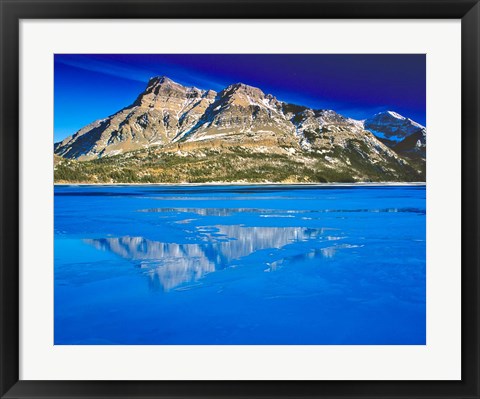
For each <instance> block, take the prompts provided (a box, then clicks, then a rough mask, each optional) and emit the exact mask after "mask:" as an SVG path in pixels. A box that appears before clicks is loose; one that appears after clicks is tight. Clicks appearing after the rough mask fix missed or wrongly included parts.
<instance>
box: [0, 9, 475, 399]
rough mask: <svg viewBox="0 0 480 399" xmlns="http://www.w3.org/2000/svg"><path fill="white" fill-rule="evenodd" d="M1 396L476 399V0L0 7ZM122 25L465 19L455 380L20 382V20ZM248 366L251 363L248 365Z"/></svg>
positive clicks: (463, 20)
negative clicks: (130, 21) (146, 21)
mask: <svg viewBox="0 0 480 399" xmlns="http://www.w3.org/2000/svg"><path fill="white" fill-rule="evenodd" d="M0 7H1V8H0V11H1V34H2V38H1V67H2V70H1V131H0V151H1V153H0V154H1V155H0V165H1V166H0V168H1V169H0V176H1V199H0V201H1V207H0V208H1V216H0V220H1V223H2V230H1V239H0V253H1V258H0V259H1V260H0V262H1V264H0V272H1V274H0V278H1V303H0V307H1V312H0V314H1V332H0V333H1V342H0V350H1V353H0V362H1V363H0V396H1V398H50V397H58V398H60V397H65V398H73V397H75V398H107V397H109V398H113V397H115V398H134V397H135V398H154V397H158V398H171V397H184V398H213V397H232V398H267V397H274V396H276V397H282V398H296V397H309V398H310V397H311V398H313V397H315V398H340V397H341V398H397V399H400V398H463V399H467V398H479V397H480V396H479V395H480V387H479V386H480V382H479V372H480V369H479V339H478V333H479V328H478V327H479V320H480V318H479V310H480V309H479V295H478V290H479V287H480V284H479V272H478V267H479V257H478V254H479V252H478V245H479V241H478V238H479V236H478V229H479V217H478V200H479V197H478V190H479V181H478V180H479V159H480V148H479V140H478V135H479V127H480V112H479V111H480V102H479V93H480V81H479V76H480V65H479V57H480V51H479V50H480V47H479V39H480V5H479V3H478V0H270V1H269V0H258V1H255V0H244V1H240V0H233V1H227V0H199V1H192V0H185V1H184V0H176V1H175V0H139V1H134V0H125V1H122V0H112V1H108V0H102V1H94V0H63V1H58V0H38V1H33V0H31V1H21V0H18V1H14V0H0ZM88 18H90V19H100V18H105V19H116V18H120V19H126V18H226V19H228V18H255V19H257V18H287V19H289V18H309V19H312V18H343V19H346V18H347V19H352V18H387V19H392V18H395V19H397V18H409V19H420V18H425V19H437V18H441V19H452V18H454V19H461V24H462V25H461V35H462V49H461V50H462V79H461V82H462V178H461V183H462V220H461V222H462V246H461V250H462V266H461V267H462V285H461V290H462V294H461V299H462V311H461V317H462V325H461V327H462V335H461V337H462V350H461V356H462V361H461V366H462V379H461V380H460V381H24V380H19V332H20V331H19V233H20V231H19V199H20V197H19V83H20V82H19V21H20V20H21V19H88ZM252 361H253V360H252Z"/></svg>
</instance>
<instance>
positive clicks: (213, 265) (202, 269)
mask: <svg viewBox="0 0 480 399" xmlns="http://www.w3.org/2000/svg"><path fill="white" fill-rule="evenodd" d="M325 231H326V230H324V229H313V228H306V227H246V226H242V225H233V226H224V225H222V226H214V227H199V228H197V233H198V234H199V239H200V241H201V242H200V243H195V244H177V243H167V242H159V241H152V240H148V239H146V238H143V237H129V236H124V237H117V238H101V239H86V240H84V241H85V242H86V243H88V244H90V245H92V246H94V247H95V248H97V249H99V250H103V251H110V252H112V253H115V254H117V255H119V256H121V257H123V258H125V259H129V260H133V261H137V262H139V264H140V267H142V268H145V269H147V270H148V274H149V276H150V278H151V282H152V284H153V286H155V287H158V288H161V289H163V290H165V291H168V290H170V289H173V288H175V287H178V286H180V285H182V284H185V283H192V282H195V281H198V280H199V279H200V278H202V277H203V276H204V275H206V274H207V273H212V272H214V271H216V270H221V269H224V268H226V267H229V266H232V263H234V262H235V261H236V260H239V259H241V258H244V257H246V256H248V255H251V254H253V253H255V252H257V251H260V250H264V249H279V248H283V247H284V246H286V245H288V244H291V243H295V242H302V241H310V240H318V239H322V240H323V239H324V240H332V239H336V238H337V237H331V236H324V237H322V235H323V234H324V233H325ZM277 262H278V261H277ZM272 266H273V265H272ZM272 269H275V267H272Z"/></svg>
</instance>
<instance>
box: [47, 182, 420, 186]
mask: <svg viewBox="0 0 480 399" xmlns="http://www.w3.org/2000/svg"><path fill="white" fill-rule="evenodd" d="M53 185H54V186H110V187H115V186H148V187H150V186H152V187H154V186H158V187H170V186H184V187H197V186H312V187H315V186H318V187H342V186H343V187H362V186H363V187H369V186H370V187H373V186H393V187H402V186H426V185H427V182H356V183H273V182H268V183H246V182H234V183H231V182H229V183H222V182H211V183H54V184H53Z"/></svg>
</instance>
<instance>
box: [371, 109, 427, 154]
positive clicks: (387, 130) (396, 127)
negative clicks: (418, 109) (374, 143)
mask: <svg viewBox="0 0 480 399" xmlns="http://www.w3.org/2000/svg"><path fill="white" fill-rule="evenodd" d="M364 127H365V129H366V130H369V131H370V132H372V133H373V134H374V135H375V136H376V137H378V138H379V139H381V140H383V141H384V142H385V143H386V144H387V145H389V146H392V145H395V144H397V143H399V142H400V141H402V140H403V139H405V138H406V137H408V136H410V135H412V134H414V133H417V132H418V131H422V130H425V127H424V126H422V125H420V124H419V123H417V122H415V121H413V120H411V119H410V118H406V117H404V116H402V115H400V114H398V113H396V112H393V111H385V112H379V113H378V114H375V115H374V116H372V117H371V118H369V119H366V120H365V121H364Z"/></svg>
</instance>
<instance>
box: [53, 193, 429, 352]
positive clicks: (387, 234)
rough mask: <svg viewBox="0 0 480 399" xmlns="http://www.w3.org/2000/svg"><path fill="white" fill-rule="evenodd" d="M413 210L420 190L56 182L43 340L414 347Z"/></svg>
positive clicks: (419, 329)
mask: <svg viewBox="0 0 480 399" xmlns="http://www.w3.org/2000/svg"><path fill="white" fill-rule="evenodd" d="M159 201H161V202H159ZM159 204H161V205H160V207H159ZM425 215H426V208H425V187H423V186H402V187H386V186H373V187H355V186H353V187H323V186H162V187H160V186H130V187H127V186H123V187H122V186H117V187H113V186H81V187H74V186H70V187H68V186H57V187H56V188H55V344H155V345H158V344H340V345H341V344H425V310H426V307H425V306H426V304H425V298H426V297H425V283H426V272H425V245H426V242H425Z"/></svg>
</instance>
